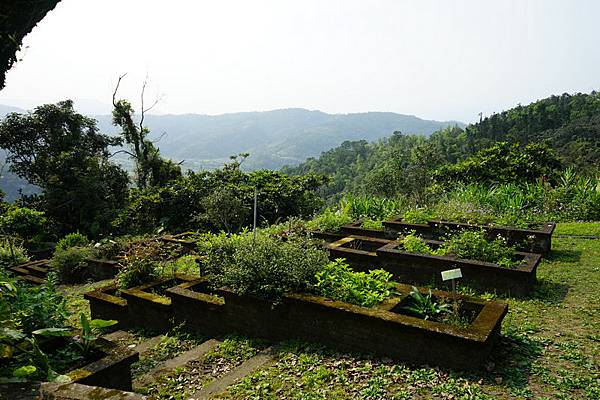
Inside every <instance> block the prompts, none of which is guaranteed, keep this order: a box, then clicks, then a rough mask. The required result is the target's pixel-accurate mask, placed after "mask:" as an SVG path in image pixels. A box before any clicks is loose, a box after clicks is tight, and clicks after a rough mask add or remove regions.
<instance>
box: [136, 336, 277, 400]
mask: <svg viewBox="0 0 600 400" xmlns="http://www.w3.org/2000/svg"><path fill="white" fill-rule="evenodd" d="M264 348H266V344H265V343H264V342H261V341H255V340H250V339H246V338H241V337H231V338H228V339H225V340H224V341H223V343H221V344H220V345H218V346H217V347H216V348H215V349H214V350H212V351H210V352H208V353H207V354H205V355H204V356H202V357H201V358H199V359H197V360H192V361H190V362H189V363H188V364H186V365H185V366H184V367H182V368H180V369H177V370H175V371H174V372H172V373H170V374H167V375H164V376H161V377H160V378H159V379H158V380H156V381H154V382H153V383H151V384H149V385H147V386H145V387H142V388H139V389H138V390H137V391H138V392H139V393H141V394H145V395H148V396H149V398H151V399H153V400H167V399H186V398H188V397H189V396H191V395H192V394H194V393H196V392H197V391H199V390H200V389H202V388H204V387H206V386H207V385H208V384H210V383H211V382H213V381H214V380H216V379H219V378H220V377H222V376H224V375H226V374H227V373H229V372H231V371H232V370H233V369H234V368H236V367H238V366H239V365H241V364H242V363H243V362H244V361H246V360H248V359H250V358H252V357H253V356H255V355H256V354H258V352H260V351H261V350H262V349H264Z"/></svg>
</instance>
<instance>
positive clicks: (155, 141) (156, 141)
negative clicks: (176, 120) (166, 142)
mask: <svg viewBox="0 0 600 400" xmlns="http://www.w3.org/2000/svg"><path fill="white" fill-rule="evenodd" d="M165 136H167V132H163V133H161V134H160V136H159V137H158V139H156V140H152V144H154V143H158V142H160V140H161V139H162V138H163V137H165Z"/></svg>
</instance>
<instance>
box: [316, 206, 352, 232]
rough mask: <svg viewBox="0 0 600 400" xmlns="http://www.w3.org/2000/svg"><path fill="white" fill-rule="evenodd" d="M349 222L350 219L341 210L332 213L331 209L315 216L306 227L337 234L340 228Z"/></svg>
mask: <svg viewBox="0 0 600 400" xmlns="http://www.w3.org/2000/svg"><path fill="white" fill-rule="evenodd" d="M351 222H352V217H351V216H350V215H348V214H347V213H346V212H344V211H343V210H337V211H334V210H332V209H331V208H328V209H326V210H325V211H323V213H321V214H319V215H318V216H316V217H315V218H314V219H313V220H312V221H309V222H308V224H307V226H308V228H310V229H318V230H320V231H330V232H337V231H339V230H340V228H341V227H342V226H344V225H346V224H349V223H351Z"/></svg>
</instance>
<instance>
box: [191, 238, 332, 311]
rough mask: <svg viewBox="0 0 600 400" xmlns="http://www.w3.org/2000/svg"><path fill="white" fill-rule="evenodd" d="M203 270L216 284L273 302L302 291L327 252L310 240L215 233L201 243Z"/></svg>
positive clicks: (311, 279)
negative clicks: (210, 238) (281, 239)
mask: <svg viewBox="0 0 600 400" xmlns="http://www.w3.org/2000/svg"><path fill="white" fill-rule="evenodd" d="M202 253H203V255H204V256H205V257H204V262H203V269H204V271H203V272H207V273H209V274H210V275H212V277H213V280H214V282H215V284H216V285H217V286H225V287H227V288H229V289H230V290H233V291H234V292H236V293H238V294H251V295H255V296H259V297H262V298H265V299H268V300H271V301H273V302H277V301H279V300H280V299H281V296H282V295H283V294H284V293H287V292H295V291H303V290H306V289H307V288H308V285H310V284H311V283H312V282H314V281H315V274H316V273H317V272H318V271H320V270H321V269H322V268H323V266H324V265H325V264H326V263H327V253H326V252H325V251H324V250H323V249H321V248H320V246H318V245H317V244H316V243H314V242H313V241H311V240H309V239H306V238H304V237H300V236H289V237H288V238H287V240H285V241H280V240H277V239H276V238H274V237H271V236H268V235H265V234H263V233H260V234H259V235H258V236H257V238H256V242H254V240H253V238H252V234H250V233H246V234H240V235H232V236H230V237H226V236H225V235H219V236H217V237H215V238H214V239H213V240H212V241H210V242H208V243H206V244H205V245H204V246H202Z"/></svg>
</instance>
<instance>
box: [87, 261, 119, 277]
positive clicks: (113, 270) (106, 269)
mask: <svg viewBox="0 0 600 400" xmlns="http://www.w3.org/2000/svg"><path fill="white" fill-rule="evenodd" d="M86 262H87V264H88V273H89V275H90V278H91V279H92V280H94V281H103V280H105V279H112V278H114V277H115V276H117V273H118V272H119V268H120V264H119V262H118V261H113V260H99V259H87V260H86Z"/></svg>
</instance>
